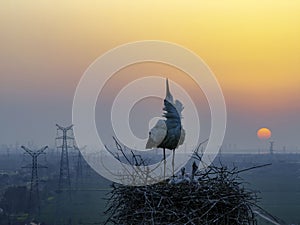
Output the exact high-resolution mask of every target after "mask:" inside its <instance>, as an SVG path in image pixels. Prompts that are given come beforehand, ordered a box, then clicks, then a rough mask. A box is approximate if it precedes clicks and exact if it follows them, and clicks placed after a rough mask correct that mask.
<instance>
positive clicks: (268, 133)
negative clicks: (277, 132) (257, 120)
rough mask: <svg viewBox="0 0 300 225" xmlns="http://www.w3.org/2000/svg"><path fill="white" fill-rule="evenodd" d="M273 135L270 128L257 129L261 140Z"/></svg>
mask: <svg viewBox="0 0 300 225" xmlns="http://www.w3.org/2000/svg"><path fill="white" fill-rule="evenodd" d="M271 136H272V132H271V131H270V129H268V128H260V129H259V130H258V131H257V137H258V138H259V139H261V140H268V139H269V138H270V137H271Z"/></svg>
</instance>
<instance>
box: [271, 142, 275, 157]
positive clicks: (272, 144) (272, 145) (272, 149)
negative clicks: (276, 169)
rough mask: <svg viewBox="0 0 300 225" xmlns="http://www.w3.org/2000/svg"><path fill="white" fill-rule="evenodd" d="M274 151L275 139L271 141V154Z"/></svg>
mask: <svg viewBox="0 0 300 225" xmlns="http://www.w3.org/2000/svg"><path fill="white" fill-rule="evenodd" d="M273 153H274V141H270V154H271V155H273Z"/></svg>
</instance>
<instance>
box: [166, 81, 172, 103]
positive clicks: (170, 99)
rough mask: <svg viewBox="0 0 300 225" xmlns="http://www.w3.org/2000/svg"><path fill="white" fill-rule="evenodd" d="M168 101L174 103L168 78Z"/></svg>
mask: <svg viewBox="0 0 300 225" xmlns="http://www.w3.org/2000/svg"><path fill="white" fill-rule="evenodd" d="M166 100H167V101H169V102H171V103H173V96H172V94H171V92H170V88H169V80H168V78H167V79H166Z"/></svg>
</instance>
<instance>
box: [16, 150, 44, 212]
mask: <svg viewBox="0 0 300 225" xmlns="http://www.w3.org/2000/svg"><path fill="white" fill-rule="evenodd" d="M21 148H22V149H24V151H26V153H27V154H29V155H30V156H31V158H32V163H31V166H24V167H23V168H31V181H30V192H29V210H30V211H33V210H34V208H35V206H37V208H38V212H39V211H40V197H39V177H38V168H47V167H46V166H41V165H39V164H38V157H39V155H41V154H42V153H44V151H45V150H46V149H47V148H48V146H45V147H43V148H41V149H40V150H38V151H32V150H31V149H29V148H26V147H25V146H21Z"/></svg>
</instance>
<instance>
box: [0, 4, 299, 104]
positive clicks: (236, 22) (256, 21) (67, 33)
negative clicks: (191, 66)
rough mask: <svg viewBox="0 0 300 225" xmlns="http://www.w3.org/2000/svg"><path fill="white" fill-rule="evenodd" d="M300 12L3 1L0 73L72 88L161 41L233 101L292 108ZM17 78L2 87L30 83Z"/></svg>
mask: <svg viewBox="0 0 300 225" xmlns="http://www.w3.org/2000/svg"><path fill="white" fill-rule="evenodd" d="M299 12H300V1H296V0H294V1H292V0H290V1H288V0H286V1H276V0H273V1H264V0H251V1H250V0H249V1H240V0H236V1H234V0H228V1H225V0H224V1H221V0H207V1H174V0H170V1H63V3H62V2H61V1H42V2H38V1H33V0H27V1H2V2H1V3H0V26H1V37H0V44H1V53H0V54H1V61H2V64H3V66H4V67H3V68H4V69H2V70H4V71H1V76H3V74H4V73H5V74H9V72H13V73H14V74H22V73H24V75H23V79H24V82H29V83H32V82H33V83H35V82H37V83H39V82H43V81H45V82H50V83H52V84H53V85H54V84H55V82H56V81H57V80H60V82H63V83H64V84H65V85H68V84H69V83H72V79H74V80H73V83H72V85H74V83H76V82H77V81H78V79H79V77H80V76H81V75H82V73H83V71H84V70H85V68H86V67H87V66H88V65H89V64H90V63H91V62H92V61H93V60H94V59H95V58H96V57H98V56H99V55H101V54H102V53H104V52H105V51H107V50H109V49H111V48H113V47H115V46H117V45H119V44H123V43H126V42H130V41H137V40H144V39H159V40H165V41H170V42H175V43H178V44H180V45H183V46H185V47H187V48H189V49H191V50H192V51H194V52H196V53H197V54H198V55H199V56H200V57H202V58H203V59H204V61H206V63H207V64H208V65H209V66H210V67H211V69H212V70H213V72H214V73H215V74H216V76H217V78H218V79H219V81H220V83H221V86H222V88H223V89H224V92H225V97H227V98H228V99H229V101H236V102H237V103H239V104H240V103H242V102H245V101H247V102H248V103H249V102H250V104H251V102H252V103H253V104H256V105H257V107H263V105H267V106H268V107H272V106H274V105H276V104H279V105H285V104H287V105H288V104H291V102H294V101H296V100H299V97H298V96H300V88H299V87H300V74H299V68H300V66H299V63H300V44H299V43H300V13H299ZM16 65H17V67H16ZM24 71H25V72H24ZM26 71H27V72H26ZM49 74H51V75H49ZM62 74H64V75H62ZM6 76H7V75H6ZM15 76H16V77H15V78H14V76H13V75H10V77H6V79H5V81H4V82H7V85H24V84H23V83H22V84H19V83H18V82H16V80H18V79H20V77H17V75H15ZM19 76H21V75H19ZM24 76H26V78H24ZM73 77H74V78H73ZM29 85H30V84H29ZM52 88H53V87H52ZM72 88H73V86H72ZM258 99H260V100H259V101H258Z"/></svg>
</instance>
